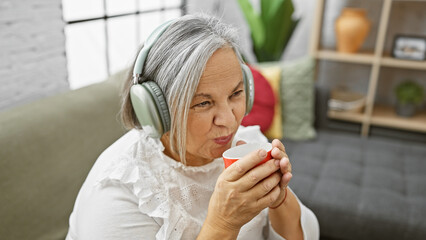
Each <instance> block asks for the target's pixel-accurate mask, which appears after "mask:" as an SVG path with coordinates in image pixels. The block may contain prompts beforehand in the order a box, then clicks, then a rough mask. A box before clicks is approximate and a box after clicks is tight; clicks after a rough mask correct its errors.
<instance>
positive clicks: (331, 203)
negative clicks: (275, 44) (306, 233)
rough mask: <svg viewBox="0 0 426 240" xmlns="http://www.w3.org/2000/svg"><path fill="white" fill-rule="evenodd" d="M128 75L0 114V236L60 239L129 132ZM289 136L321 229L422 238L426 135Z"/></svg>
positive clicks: (334, 234)
mask: <svg viewBox="0 0 426 240" xmlns="http://www.w3.org/2000/svg"><path fill="white" fill-rule="evenodd" d="M123 77H124V75H123V74H121V75H118V76H116V77H115V78H113V79H110V80H108V81H106V82H102V83H99V84H95V85H92V86H89V87H86V88H82V89H79V90H75V91H69V92H66V93H63V94H59V95H57V96H54V97H49V98H46V99H43V100H40V101H37V102H34V103H31V104H27V105H25V106H21V107H17V108H13V109H10V110H8V111H4V112H2V113H0V216H1V217H0V238H1V239H4V240H8V239H11V240H12V239H13V240H15V239H20V240H25V239H35V240H37V239H40V240H46V239H47V240H48V239H64V237H65V234H66V232H67V230H68V217H69V214H70V213H71V211H72V208H73V204H74V201H75V198H76V196H77V193H78V190H79V189H80V187H81V184H82V183H83V181H84V179H85V177H86V175H87V174H88V172H89V170H90V168H91V166H92V165H93V163H94V161H95V160H96V158H97V157H98V156H99V154H100V153H101V152H102V151H103V150H104V149H105V148H106V147H108V146H109V145H110V144H111V143H112V142H114V141H115V140H116V139H118V138H119V137H120V136H121V135H122V134H123V133H124V132H125V131H124V129H123V128H122V127H121V125H120V123H119V121H118V118H117V117H118V116H117V113H118V110H119V96H118V92H119V82H120V81H119V80H120V79H122V78H123ZM321 101H322V100H321ZM321 101H317V102H319V103H321ZM318 113H324V110H321V109H320V111H318ZM321 118H322V117H319V118H318V120H321ZM284 142H285V144H286V148H287V151H288V152H289V155H290V159H291V160H292V163H293V172H294V179H293V180H292V182H291V186H292V188H293V189H294V190H295V191H296V192H297V194H298V196H299V197H300V198H301V199H302V201H303V202H304V203H305V204H306V205H307V206H308V207H310V208H311V209H312V210H313V211H314V212H315V214H316V215H317V217H318V219H319V223H320V227H321V229H320V230H321V236H322V238H331V239H426V157H425V156H426V147H425V145H424V144H423V145H421V144H414V143H411V142H403V141H399V140H391V139H384V138H381V139H380V138H370V139H368V140H365V139H362V138H360V137H359V136H358V135H356V134H347V133H341V132H330V131H323V130H320V131H319V134H318V138H316V139H315V140H311V141H305V142H291V141H287V140H284Z"/></svg>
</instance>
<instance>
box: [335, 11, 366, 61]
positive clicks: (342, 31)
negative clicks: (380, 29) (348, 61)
mask: <svg viewBox="0 0 426 240" xmlns="http://www.w3.org/2000/svg"><path fill="white" fill-rule="evenodd" d="M366 15H367V14H366V11H365V9H362V8H344V9H343V10H342V13H341V15H340V16H339V17H338V18H337V20H336V23H335V30H336V37H337V50H338V51H339V52H345V53H355V52H357V51H358V50H359V49H360V48H361V46H362V44H363V43H364V41H365V38H366V37H367V35H368V32H369V31H370V27H371V23H370V21H369V20H368V19H367V16H366Z"/></svg>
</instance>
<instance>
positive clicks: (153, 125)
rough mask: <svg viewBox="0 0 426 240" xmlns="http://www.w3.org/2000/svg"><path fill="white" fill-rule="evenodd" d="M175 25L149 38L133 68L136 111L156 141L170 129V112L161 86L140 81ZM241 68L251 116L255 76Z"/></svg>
mask: <svg viewBox="0 0 426 240" xmlns="http://www.w3.org/2000/svg"><path fill="white" fill-rule="evenodd" d="M173 22H174V20H170V21H168V22H165V23H163V24H161V25H160V26H158V27H157V28H156V29H155V30H154V31H153V32H152V33H151V35H149V37H148V38H147V40H146V41H145V44H144V46H143V48H142V49H141V50H140V52H139V54H138V57H137V59H136V62H135V65H134V68H133V86H132V87H131V88H130V99H131V101H132V105H133V110H134V111H135V113H136V117H137V118H138V120H139V123H140V125H141V127H142V128H143V129H145V130H147V132H148V134H149V135H150V136H151V137H154V138H160V137H161V136H162V135H163V134H164V133H166V132H168V131H169V130H170V122H171V118H170V112H169V108H168V105H167V101H166V99H165V97H164V95H163V92H162V91H161V89H160V87H159V86H158V85H157V83H155V82H154V81H144V82H142V83H140V81H141V77H142V71H143V67H144V64H145V60H146V57H147V56H148V53H149V50H150V49H151V47H152V46H153V45H154V43H155V42H156V41H157V40H158V38H160V36H161V34H163V32H164V31H165V30H166V29H167V28H168V27H169V26H170V25H171V24H172V23H173ZM241 69H242V72H243V79H244V88H245V92H246V114H248V113H249V112H250V110H251V108H252V107H253V101H254V81H253V75H252V73H251V71H250V69H249V67H248V66H247V65H245V64H242V65H241Z"/></svg>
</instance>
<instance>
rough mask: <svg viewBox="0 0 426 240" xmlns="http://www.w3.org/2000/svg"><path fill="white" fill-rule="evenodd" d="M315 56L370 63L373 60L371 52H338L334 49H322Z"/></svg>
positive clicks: (325, 58)
mask: <svg viewBox="0 0 426 240" xmlns="http://www.w3.org/2000/svg"><path fill="white" fill-rule="evenodd" d="M316 57H317V58H318V59H324V60H333V61H339V62H349V63H360V64H372V63H373V61H374V54H373V53H372V52H363V53H340V52H337V51H335V50H328V49H322V50H319V51H318V52H317V53H316Z"/></svg>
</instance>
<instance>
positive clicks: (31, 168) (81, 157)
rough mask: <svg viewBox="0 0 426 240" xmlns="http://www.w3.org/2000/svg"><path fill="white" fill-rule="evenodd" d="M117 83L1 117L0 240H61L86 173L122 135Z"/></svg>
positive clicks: (67, 93) (49, 99)
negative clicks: (118, 114) (101, 154)
mask: <svg viewBox="0 0 426 240" xmlns="http://www.w3.org/2000/svg"><path fill="white" fill-rule="evenodd" d="M116 77H117V79H120V78H122V77H123V76H120V75H118V76H116ZM117 79H114V78H113V79H110V80H108V81H105V82H102V83H98V84H94V85H92V86H89V87H85V88H81V89H78V90H75V91H68V92H66V93H62V94H59V95H57V96H53V97H48V98H45V99H42V100H40V101H36V102H33V103H30V104H27V105H24V106H20V107H16V108H13V109H10V110H7V111H3V112H1V113H0V216H1V217H0V239H2V240H8V239H10V240H17V239H19V240H25V239H31V240H38V239H39V240H49V239H64V238H65V235H66V233H67V231H68V218H69V215H70V213H71V211H72V208H73V206H74V201H75V199H76V196H77V193H78V191H79V189H80V187H81V185H82V183H83V181H84V180H85V178H86V176H87V174H88V172H89V170H90V168H91V167H92V165H93V163H94V162H95V160H96V159H97V157H98V156H99V154H100V153H101V152H102V151H103V150H104V149H105V148H107V147H108V146H109V145H110V144H111V143H113V142H114V141H115V140H116V139H118V138H119V137H120V136H121V135H122V134H123V133H124V132H125V131H124V129H123V128H122V127H121V124H120V122H119V121H118V119H117V113H118V110H119V85H120V84H119V81H117Z"/></svg>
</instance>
